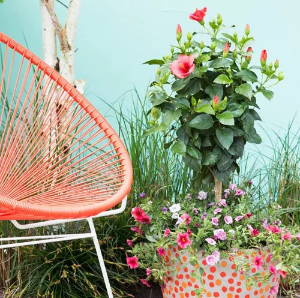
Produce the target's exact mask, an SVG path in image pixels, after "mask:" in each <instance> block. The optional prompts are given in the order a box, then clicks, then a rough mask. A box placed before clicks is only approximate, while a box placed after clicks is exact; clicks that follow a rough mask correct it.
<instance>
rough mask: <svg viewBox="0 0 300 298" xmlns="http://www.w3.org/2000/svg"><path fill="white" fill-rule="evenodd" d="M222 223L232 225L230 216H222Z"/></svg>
mask: <svg viewBox="0 0 300 298" xmlns="http://www.w3.org/2000/svg"><path fill="white" fill-rule="evenodd" d="M224 221H225V223H226V224H228V225H231V224H232V223H233V219H232V217H231V216H230V215H226V216H224Z"/></svg>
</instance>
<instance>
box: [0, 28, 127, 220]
mask: <svg viewBox="0 0 300 298" xmlns="http://www.w3.org/2000/svg"><path fill="white" fill-rule="evenodd" d="M0 44H1V54H2V59H1V62H2V63H1V64H2V65H1V71H2V72H1V76H0V220H4V219H5V220H8V219H9V220H13V219H18V220H21V219H24V220H25V219H26V220H39V219H41V220H43V219H67V218H83V217H89V216H93V215H97V214H99V213H100V212H102V211H105V210H108V209H110V208H112V207H114V206H115V205H117V204H118V203H120V202H121V200H122V199H123V198H124V197H125V196H126V195H127V194H128V193H129V191H130V187H131V184H132V166H131V162H130V159H129V156H128V153H127V151H126V149H125V146H124V144H123V143H122V142H121V140H120V139H119V137H118V136H117V134H116V132H115V131H114V130H113V129H112V127H111V126H110V125H109V124H108V123H107V121H106V120H105V119H104V118H103V117H102V116H101V115H100V114H99V113H98V112H97V110H96V109H95V108H94V107H93V106H92V105H91V104H90V103H89V102H88V101H87V100H86V99H85V98H84V97H83V96H82V95H81V94H80V93H79V92H78V91H77V90H76V88H74V87H73V86H72V85H71V84H69V83H68V82H67V81H66V80H65V79H64V78H62V77H61V76H60V75H59V74H58V73H57V72H56V71H55V70H54V69H53V68H51V67H50V66H48V65H47V64H46V63H45V62H43V61H42V60H41V59H40V58H38V57H37V56H35V55H34V54H33V53H31V52H30V51H29V50H27V49H25V48H24V47H23V46H21V45H20V44H18V43H17V42H16V41H14V40H12V39H11V38H9V37H8V36H6V35H5V34H3V33H0Z"/></svg>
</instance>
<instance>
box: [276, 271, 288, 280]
mask: <svg viewBox="0 0 300 298" xmlns="http://www.w3.org/2000/svg"><path fill="white" fill-rule="evenodd" d="M277 272H278V274H279V275H280V276H282V277H283V278H286V275H287V273H286V271H284V270H280V269H278V270H277Z"/></svg>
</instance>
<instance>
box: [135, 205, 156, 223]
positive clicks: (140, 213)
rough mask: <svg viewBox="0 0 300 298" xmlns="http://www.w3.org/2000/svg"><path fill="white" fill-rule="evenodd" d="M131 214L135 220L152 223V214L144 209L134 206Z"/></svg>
mask: <svg viewBox="0 0 300 298" xmlns="http://www.w3.org/2000/svg"><path fill="white" fill-rule="evenodd" d="M131 215H132V216H133V218H134V219H135V221H137V222H140V223H143V224H150V223H151V218H150V216H149V215H148V214H147V213H146V212H145V211H144V210H143V209H142V208H139V207H134V208H133V209H132V210H131Z"/></svg>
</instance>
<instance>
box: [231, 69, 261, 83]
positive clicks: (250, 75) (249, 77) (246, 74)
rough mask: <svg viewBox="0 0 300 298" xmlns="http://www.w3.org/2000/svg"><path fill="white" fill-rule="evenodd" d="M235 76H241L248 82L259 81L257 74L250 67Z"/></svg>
mask: <svg viewBox="0 0 300 298" xmlns="http://www.w3.org/2000/svg"><path fill="white" fill-rule="evenodd" d="M234 76H235V77H238V78H241V79H242V80H244V81H246V82H249V81H250V82H257V75H256V73H255V72H254V71H251V70H249V69H243V70H241V71H239V72H237V73H236V74H235V75H234Z"/></svg>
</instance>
